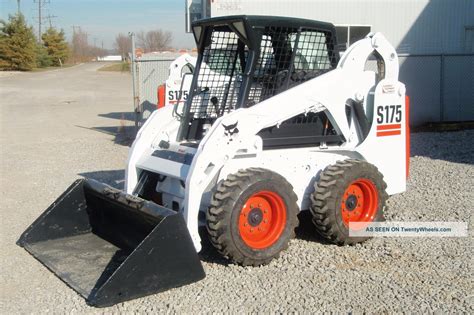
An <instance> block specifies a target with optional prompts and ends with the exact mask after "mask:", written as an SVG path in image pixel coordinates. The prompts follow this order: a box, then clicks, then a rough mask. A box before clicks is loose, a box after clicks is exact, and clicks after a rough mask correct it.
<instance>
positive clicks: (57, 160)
mask: <svg viewBox="0 0 474 315" xmlns="http://www.w3.org/2000/svg"><path fill="white" fill-rule="evenodd" d="M98 67H100V64H86V65H81V66H79V67H75V68H70V69H64V70H61V71H56V72H52V73H50V72H44V73H31V74H22V75H18V76H13V77H5V78H0V86H1V89H0V99H1V100H2V101H1V104H0V106H1V117H0V119H1V135H0V144H1V148H2V149H1V179H0V180H1V181H0V183H1V194H2V198H1V200H0V207H1V222H0V223H1V226H0V234H1V240H0V246H1V248H2V252H1V255H0V258H1V269H0V288H1V291H0V292H1V296H0V310H1V312H2V313H5V314H10V313H33V312H34V313H36V312H38V313H50V312H52V313H73V312H74V313H118V312H126V313H129V312H139V313H151V312H154V313H158V312H160V313H161V312H172V313H196V312H226V313H227V312H265V313H268V312H285V313H287V312H301V313H310V312H311V313H312V312H324V311H335V312H355V313H362V312H369V313H389V312H390V313H391V312H409V313H412V312H417V313H418V312H420V313H421V312H434V311H439V312H442V313H444V312H452V313H460V312H463V313H473V312H474V288H473V281H472V280H473V274H472V273H473V270H474V268H473V259H472V246H473V239H472V233H470V235H469V237H466V238H441V239H435V238H376V239H372V240H370V241H368V242H366V243H364V244H362V245H357V246H350V247H337V246H333V245H329V244H326V243H324V242H323V241H321V240H320V239H319V238H318V237H316V236H315V235H314V233H313V229H312V226H311V224H310V223H309V220H308V216H307V215H302V216H301V220H302V221H303V222H302V224H301V226H300V228H299V229H298V233H297V239H295V240H293V241H292V242H291V244H290V248H289V250H287V251H286V252H285V253H283V254H282V256H281V258H280V259H278V260H275V261H273V262H272V263H271V264H270V265H268V266H264V267H259V268H252V267H239V266H235V265H228V264H227V262H226V261H225V260H223V259H221V258H220V257H219V256H218V255H217V254H215V252H214V251H213V250H212V248H210V246H209V244H206V245H205V248H204V250H203V252H202V253H201V258H202V260H203V265H204V268H205V270H206V273H207V277H206V278H205V279H204V280H203V281H200V282H198V283H195V284H192V285H189V286H186V287H182V288H178V289H173V290H170V291H167V292H164V293H161V294H157V295H154V296H149V297H146V298H142V299H137V300H134V301H130V302H126V303H122V304H119V305H116V306H113V307H111V308H106V309H95V308H91V307H88V306H87V305H86V304H85V302H84V300H83V299H82V298H81V297H80V296H79V295H77V294H76V293H75V292H74V291H72V290H71V289H70V288H68V287H67V286H66V285H65V284H64V283H63V282H61V281H60V280H59V279H57V278H56V277H55V276H54V275H53V274H52V273H50V272H49V271H48V270H46V269H45V268H44V267H43V266H42V265H41V264H40V263H39V262H38V261H36V260H35V259H33V258H32V257H31V256H29V255H28V254H27V253H26V251H24V250H23V249H21V248H19V247H18V246H16V245H15V241H16V240H17V239H18V237H19V235H20V234H21V233H22V232H23V231H24V229H25V228H26V227H27V226H28V225H29V224H31V223H32V222H33V220H34V219H36V218H37V217H38V216H39V214H40V213H42V211H43V210H44V209H45V208H46V207H47V206H48V205H49V204H50V203H51V202H52V201H54V199H55V198H56V197H57V196H58V195H59V194H60V193H61V192H62V191H63V190H64V189H65V188H66V187H67V186H68V185H69V184H70V183H71V182H72V181H73V180H74V179H76V178H78V177H80V176H87V177H92V178H95V179H99V180H102V181H105V182H107V183H109V184H113V185H115V186H117V187H120V186H121V185H122V183H123V176H124V172H123V167H124V163H125V161H126V157H127V151H128V147H127V146H126V145H123V143H124V142H126V141H125V140H126V137H127V134H125V136H124V135H123V133H120V132H119V131H124V132H128V131H129V129H130V127H129V126H130V125H131V124H132V122H131V121H130V120H129V119H130V116H129V115H127V114H126V112H128V111H130V101H131V97H130V95H131V91H130V76H129V75H126V74H119V73H104V72H97V71H96V69H97V68H98ZM473 139H474V131H473V130H470V131H461V132H450V133H417V134H413V135H412V158H411V178H410V180H409V182H408V191H407V192H406V193H404V194H402V195H396V196H393V197H391V198H390V199H389V209H388V211H387V213H386V217H387V219H389V220H397V221H412V220H413V221H430V220H436V221H442V220H446V221H463V222H469V229H470V231H471V230H472V228H473V220H472V209H473V206H472V205H473V204H474V197H473V193H472V187H473V178H474V141H473Z"/></svg>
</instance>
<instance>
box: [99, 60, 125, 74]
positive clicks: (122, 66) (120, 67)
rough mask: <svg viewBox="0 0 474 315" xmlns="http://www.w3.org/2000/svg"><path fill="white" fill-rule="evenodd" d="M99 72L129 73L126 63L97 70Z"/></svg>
mask: <svg viewBox="0 0 474 315" xmlns="http://www.w3.org/2000/svg"><path fill="white" fill-rule="evenodd" d="M99 71H121V72H125V71H130V64H129V63H128V62H120V63H113V64H110V65H105V66H103V67H102V68H99Z"/></svg>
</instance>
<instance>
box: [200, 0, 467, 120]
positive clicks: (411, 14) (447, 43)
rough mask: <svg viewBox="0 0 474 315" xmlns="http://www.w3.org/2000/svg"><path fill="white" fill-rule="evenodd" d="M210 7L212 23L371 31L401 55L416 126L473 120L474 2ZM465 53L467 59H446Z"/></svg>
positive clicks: (254, 1)
mask: <svg viewBox="0 0 474 315" xmlns="http://www.w3.org/2000/svg"><path fill="white" fill-rule="evenodd" d="M208 5H210V12H211V16H213V17H215V16H223V15H237V14H249V15H250V14H253V15H277V16H290V17H299V18H308V19H313V20H321V21H326V22H330V23H333V24H335V25H371V30H372V32H382V33H383V34H384V35H385V37H386V38H387V39H388V40H389V41H390V42H391V43H392V45H394V47H395V48H396V50H397V52H398V54H399V55H400V81H401V82H404V83H405V84H406V86H407V94H408V95H410V97H411V104H412V106H411V112H410V114H411V119H410V122H411V125H413V126H416V125H420V124H423V123H426V122H437V121H460V120H474V74H473V73H474V55H473V54H474V44H473V42H474V39H473V38H472V37H473V36H474V35H473V32H474V0H293V1H292V0H211V1H210V2H209V4H208ZM461 53H462V54H468V55H465V56H444V55H449V54H461ZM469 54H470V55H469ZM426 55H429V56H426ZM442 55H443V56H442Z"/></svg>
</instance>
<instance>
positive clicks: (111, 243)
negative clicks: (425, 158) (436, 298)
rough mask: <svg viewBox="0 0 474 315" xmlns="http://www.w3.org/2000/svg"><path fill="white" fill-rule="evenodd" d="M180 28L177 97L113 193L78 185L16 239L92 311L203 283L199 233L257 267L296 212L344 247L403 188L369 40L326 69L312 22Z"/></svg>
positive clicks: (387, 49)
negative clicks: (183, 96)
mask: <svg viewBox="0 0 474 315" xmlns="http://www.w3.org/2000/svg"><path fill="white" fill-rule="evenodd" d="M193 32H194V36H195V39H196V43H197V47H198V52H199V55H198V58H197V62H196V68H195V71H194V73H193V75H192V77H190V79H191V78H192V80H191V83H190V90H189V96H188V98H187V100H186V102H185V103H183V102H176V103H175V104H174V105H173V106H165V107H162V108H161V109H159V110H157V111H155V112H154V113H153V114H152V115H151V116H150V118H149V119H148V120H147V121H146V123H145V124H144V125H143V127H142V128H141V129H140V131H139V132H138V135H137V137H136V140H135V142H134V144H133V146H132V149H131V150H130V154H129V159H128V166H127V170H126V189H125V190H126V191H125V192H122V191H119V190H116V189H114V188H111V187H108V186H106V185H104V184H101V183H98V182H96V181H93V180H90V179H83V180H78V181H76V182H75V183H74V184H73V185H72V186H71V187H70V188H69V189H68V190H67V191H66V192H65V193H64V194H63V195H62V196H61V197H60V198H59V199H58V200H57V201H56V202H55V203H53V204H52V205H51V207H50V208H49V209H48V210H46V212H45V213H44V214H43V215H42V216H41V217H40V218H39V219H38V220H37V221H36V222H35V223H33V225H32V226H31V227H30V228H28V229H27V230H26V231H25V233H24V234H23V235H22V236H21V238H20V240H19V244H20V245H21V246H23V247H25V248H26V250H28V251H29V252H30V253H31V254H33V255H34V256H35V257H36V258H38V260H40V261H41V262H42V263H43V264H45V265H46V266H47V267H48V268H50V269H51V270H52V271H53V272H55V273H56V274H57V275H58V276H59V277H60V278H61V279H62V280H63V281H65V282H66V283H67V284H69V285H70V286H71V287H73V288H74V289H75V290H76V291H78V292H79V293H80V294H82V295H83V296H84V297H86V299H87V301H88V303H89V304H92V305H96V306H106V305H111V304H114V303H117V302H120V301H124V300H127V299H132V298H135V297H139V296H143V295H146V294H152V293H156V292H159V291H163V290H166V289H169V288H172V287H177V286H180V285H184V284H187V283H191V282H194V281H197V280H199V279H201V278H203V277H204V271H203V269H202V266H201V264H200V262H199V258H198V256H197V252H199V251H200V250H201V236H200V234H199V232H198V230H199V227H200V226H202V227H206V230H207V232H208V233H207V234H208V236H209V238H210V240H211V242H212V244H213V245H214V246H215V247H216V249H217V250H218V251H219V253H221V254H222V255H224V256H225V257H227V258H229V259H230V260H232V261H233V262H235V263H238V264H242V265H253V266H257V265H262V264H266V263H268V262H270V261H271V260H272V259H274V258H276V257H277V256H278V255H279V253H280V252H281V251H282V250H284V249H285V248H286V247H287V246H288V242H289V240H290V239H291V238H292V237H293V236H294V230H295V227H296V226H297V225H298V218H297V215H298V212H299V211H301V210H310V211H311V213H312V217H313V222H314V225H315V227H316V229H315V230H316V231H317V232H318V233H319V234H321V235H322V236H323V237H324V238H326V239H327V240H329V241H330V242H333V243H335V244H352V243H356V242H360V241H363V240H364V239H363V238H354V237H351V236H350V235H349V225H350V224H351V223H354V222H355V223H363V224H365V223H367V222H373V221H380V220H382V219H383V209H384V205H385V202H386V200H387V198H388V196H389V195H393V194H397V193H401V192H403V191H404V190H405V183H406V177H407V175H408V156H409V142H408V141H409V132H408V102H407V101H406V97H405V86H404V85H403V84H402V83H400V82H399V81H398V58H397V54H396V52H395V50H394V48H393V47H392V46H391V45H390V44H389V43H388V42H387V40H386V39H385V38H384V37H383V35H382V34H380V33H375V34H369V35H368V36H367V37H366V38H364V39H362V40H360V41H358V42H356V43H355V44H353V45H352V46H351V47H350V48H349V49H348V50H347V51H346V52H345V53H344V54H343V55H342V56H341V57H339V52H338V51H337V49H336V48H335V47H336V45H335V43H336V38H335V34H336V32H335V28H334V26H333V25H331V24H328V23H323V22H317V21H310V20H303V19H295V18H284V17H268V16H230V17H219V18H212V19H206V20H200V21H197V22H195V23H194V24H193ZM368 59H373V60H375V62H376V63H377V67H376V68H377V69H376V70H375V71H374V70H366V62H367V60H368ZM183 80H184V79H183ZM364 222H365V223H364ZM341 250H342V249H341Z"/></svg>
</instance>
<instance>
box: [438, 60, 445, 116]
mask: <svg viewBox="0 0 474 315" xmlns="http://www.w3.org/2000/svg"><path fill="white" fill-rule="evenodd" d="M440 58H441V59H440V69H439V76H440V78H439V121H440V122H443V121H444V55H443V54H441V55H440Z"/></svg>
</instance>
